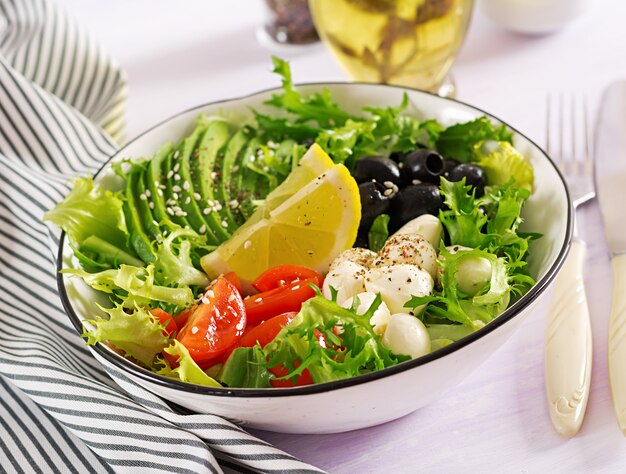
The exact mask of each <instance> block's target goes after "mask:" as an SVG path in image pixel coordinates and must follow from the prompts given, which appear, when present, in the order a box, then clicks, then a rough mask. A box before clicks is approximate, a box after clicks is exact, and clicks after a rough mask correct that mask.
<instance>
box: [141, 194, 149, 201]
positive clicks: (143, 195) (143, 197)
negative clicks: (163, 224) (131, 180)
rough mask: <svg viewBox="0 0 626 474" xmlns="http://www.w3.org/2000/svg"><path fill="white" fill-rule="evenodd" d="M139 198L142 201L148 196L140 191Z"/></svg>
mask: <svg viewBox="0 0 626 474" xmlns="http://www.w3.org/2000/svg"><path fill="white" fill-rule="evenodd" d="M139 199H141V200H142V201H145V200H146V199H148V196H146V195H145V194H143V193H142V194H140V195H139Z"/></svg>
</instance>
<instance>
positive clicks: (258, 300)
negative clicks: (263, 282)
mask: <svg viewBox="0 0 626 474" xmlns="http://www.w3.org/2000/svg"><path fill="white" fill-rule="evenodd" d="M261 301H263V298H261V297H259V298H257V299H256V300H254V302H255V303H260V302H261Z"/></svg>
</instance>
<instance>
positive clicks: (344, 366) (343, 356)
mask: <svg viewBox="0 0 626 474" xmlns="http://www.w3.org/2000/svg"><path fill="white" fill-rule="evenodd" d="M380 303H381V299H380V295H379V296H378V297H377V299H376V300H375V301H374V303H373V304H372V305H371V307H370V309H369V310H368V311H367V312H366V313H364V314H363V315H358V314H356V313H355V312H353V311H351V310H349V309H345V308H342V307H341V306H339V305H338V304H337V303H334V302H333V301H329V300H327V299H325V298H324V297H321V296H316V297H314V298H311V299H310V300H308V301H306V302H305V303H304V304H303V305H302V309H301V311H300V313H298V316H296V317H295V318H294V320H293V321H292V322H291V323H290V324H289V325H287V326H285V327H284V328H283V329H282V330H281V332H280V333H279V334H278V336H276V338H275V339H274V340H273V341H272V342H271V343H269V344H268V345H267V346H265V348H264V350H263V352H264V355H265V356H266V358H267V362H266V367H276V366H280V365H284V367H286V368H287V370H288V371H289V373H288V374H287V375H286V376H284V377H282V378H283V379H292V380H294V379H295V378H297V376H298V375H300V374H301V373H302V372H303V371H304V370H305V369H308V370H309V372H310V373H311V377H312V379H313V381H314V382H315V383H322V382H328V381H332V380H338V379H343V378H348V377H354V376H356V375H359V374H362V373H367V372H371V371H374V370H380V369H383V368H385V367H390V366H392V365H395V364H397V363H398V362H401V361H404V360H408V359H409V357H407V356H397V355H394V354H392V353H391V351H389V349H387V348H386V347H384V346H383V345H382V343H381V340H380V336H378V335H377V334H376V333H375V332H374V329H373V327H372V325H371V324H370V322H369V320H370V318H371V315H372V314H373V312H374V311H375V310H376V309H377V307H378V306H379V305H380ZM336 326H340V327H341V329H342V333H341V338H339V337H338V336H337V335H336V334H335V332H334V328H335V327H336ZM319 333H321V334H323V335H324V337H325V339H326V344H327V346H328V347H326V348H324V347H321V346H320V344H319V338H318V334H319Z"/></svg>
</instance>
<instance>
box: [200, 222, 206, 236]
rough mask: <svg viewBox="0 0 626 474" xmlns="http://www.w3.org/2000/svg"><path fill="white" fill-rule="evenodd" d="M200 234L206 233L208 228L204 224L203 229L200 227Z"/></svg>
mask: <svg viewBox="0 0 626 474" xmlns="http://www.w3.org/2000/svg"><path fill="white" fill-rule="evenodd" d="M199 230H200V233H201V234H204V233H205V232H206V226H205V225H204V224H202V227H200V229H199Z"/></svg>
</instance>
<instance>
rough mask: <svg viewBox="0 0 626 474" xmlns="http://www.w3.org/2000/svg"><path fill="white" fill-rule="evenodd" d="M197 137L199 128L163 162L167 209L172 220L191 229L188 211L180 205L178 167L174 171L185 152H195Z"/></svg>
mask: <svg viewBox="0 0 626 474" xmlns="http://www.w3.org/2000/svg"><path fill="white" fill-rule="evenodd" d="M197 139H198V136H197V130H194V133H192V134H191V135H190V136H189V137H187V138H185V139H183V140H182V141H181V142H180V143H179V144H178V146H177V147H176V150H175V151H174V153H172V154H171V155H168V156H166V157H165V159H164V160H163V162H162V163H161V173H162V182H163V185H164V186H165V189H163V198H164V200H165V211H166V213H167V215H168V216H169V218H170V219H171V220H172V222H174V223H176V224H178V225H179V226H180V227H183V228H185V229H190V228H191V225H190V223H189V220H187V213H186V212H185V211H183V210H182V208H181V207H180V193H181V190H182V187H181V185H182V181H181V177H180V175H179V174H178V167H176V171H174V167H175V166H176V164H177V163H179V161H180V160H181V158H182V156H183V155H184V154H185V153H189V154H191V153H192V152H193V146H194V145H195V143H196V141H197ZM179 166H180V165H179ZM179 188H180V189H179Z"/></svg>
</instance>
